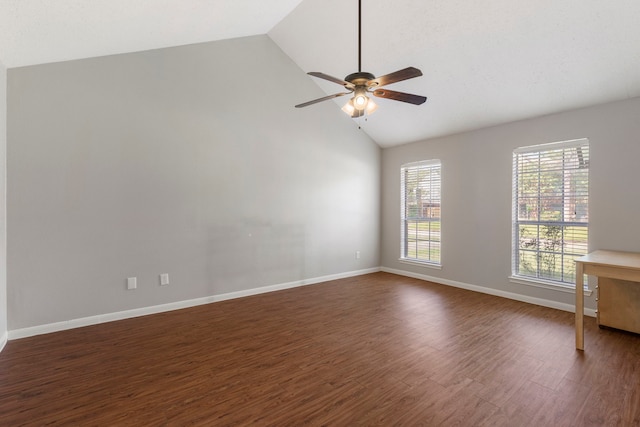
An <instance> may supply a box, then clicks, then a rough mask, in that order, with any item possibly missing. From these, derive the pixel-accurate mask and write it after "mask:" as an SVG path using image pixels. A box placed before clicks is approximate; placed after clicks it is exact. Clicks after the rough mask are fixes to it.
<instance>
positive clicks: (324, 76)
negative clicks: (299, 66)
mask: <svg viewBox="0 0 640 427" xmlns="http://www.w3.org/2000/svg"><path fill="white" fill-rule="evenodd" d="M307 74H309V75H310V76H313V77H318V78H319V79H324V80H329V81H330V82H333V83H338V84H339V85H342V86H344V87H346V88H347V89H353V88H354V87H355V86H354V84H353V83H349V82H347V81H345V80H342V79H339V78H337V77H333V76H330V75H328V74H324V73H318V72H317V71H312V72H310V73H307Z"/></svg>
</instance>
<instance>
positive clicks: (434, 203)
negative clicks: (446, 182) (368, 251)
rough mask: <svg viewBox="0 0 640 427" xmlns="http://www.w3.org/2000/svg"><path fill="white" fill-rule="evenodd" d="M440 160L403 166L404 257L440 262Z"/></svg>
mask: <svg viewBox="0 0 640 427" xmlns="http://www.w3.org/2000/svg"><path fill="white" fill-rule="evenodd" d="M440 175H441V167H440V160H428V161H424V162H417V163H409V164H406V165H403V166H402V168H401V182H402V184H401V190H402V196H401V197H402V249H401V254H402V255H401V260H405V261H414V262H421V263H429V264H433V265H440V200H441V199H440V181H441V178H440Z"/></svg>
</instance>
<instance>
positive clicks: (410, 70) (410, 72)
mask: <svg viewBox="0 0 640 427" xmlns="http://www.w3.org/2000/svg"><path fill="white" fill-rule="evenodd" d="M421 75H422V71H420V70H418V69H417V68H414V67H407V68H405V69H403V70H399V71H396V72H394V73H391V74H387V75H385V76H382V77H378V78H377V79H373V80H369V81H368V82H367V86H369V87H380V86H385V85H390V84H391V83H396V82H401V81H403V80H408V79H412V78H414V77H420V76H421Z"/></svg>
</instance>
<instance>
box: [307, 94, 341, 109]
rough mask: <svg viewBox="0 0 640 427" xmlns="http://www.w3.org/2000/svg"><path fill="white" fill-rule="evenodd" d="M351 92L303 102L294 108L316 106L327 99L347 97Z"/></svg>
mask: <svg viewBox="0 0 640 427" xmlns="http://www.w3.org/2000/svg"><path fill="white" fill-rule="evenodd" d="M350 93H351V92H342V93H334V94H333V95H329V96H323V97H322V98H318V99H314V100H313V101H308V102H303V103H302V104H298V105H296V108H302V107H307V106H309V105H313V104H317V103H318V102H322V101H326V100H327V99H333V98H337V97H339V96H344V95H349V94H350Z"/></svg>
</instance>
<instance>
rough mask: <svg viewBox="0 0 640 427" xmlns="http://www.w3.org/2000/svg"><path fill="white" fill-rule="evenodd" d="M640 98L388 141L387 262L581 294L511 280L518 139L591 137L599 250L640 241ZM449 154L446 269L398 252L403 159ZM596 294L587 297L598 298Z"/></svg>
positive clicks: (593, 244)
mask: <svg viewBox="0 0 640 427" xmlns="http://www.w3.org/2000/svg"><path fill="white" fill-rule="evenodd" d="M639 117H640V98H635V99H631V100H627V101H622V102H616V103H611V104H606V105H601V106H595V107H591V108H585V109H580V110H576V111H571V112H566V113H561V114H554V115H550V116H545V117H540V118H534V119H530V120H524V121H519V122H515V123H510V124H506V125H502V126H496V127H491V128H487V129H482V130H477V131H474V132H469V133H464V134H459V135H453V136H449V137H445V138H437V139H433V140H428V141H422V142H417V143H413V144H408V145H403V146H399V147H394V148H388V149H385V150H383V153H382V165H383V169H382V179H383V184H382V195H383V198H382V266H383V267H386V268H388V269H395V270H403V271H407V272H411V273H417V274H422V275H427V276H431V277H436V278H439V279H445V281H447V280H448V281H455V282H461V283H463V284H470V285H476V286H482V287H485V288H490V289H495V290H498V291H503V292H511V293H516V294H521V295H526V296H529V297H532V298H542V299H546V300H551V301H556V302H559V303H562V304H573V303H574V296H573V295H572V294H569V293H563V292H558V291H555V290H546V289H540V288H535V287H530V286H526V285H520V284H515V283H511V282H510V281H509V280H508V276H509V275H510V274H511V174H512V151H513V149H514V148H516V147H520V146H526V145H534V144H541V143H547V142H554V141H564V140H570V139H577V138H588V139H589V141H590V150H591V154H590V155H591V167H590V176H589V179H590V200H589V204H590V206H589V209H590V230H589V233H590V236H589V246H590V249H591V250H596V249H612V250H623V251H636V252H637V251H640V228H639V227H637V220H638V218H640V193H639V192H638V186H639V185H640V167H639V165H638V159H640V120H638V118H639ZM426 159H441V160H442V176H443V178H442V179H443V183H442V218H443V219H442V270H435V269H430V268H425V267H420V266H414V265H407V264H404V263H400V262H398V258H399V256H400V166H401V165H402V164H404V163H407V162H413V161H418V160H426ZM594 298H595V295H593V296H592V297H591V298H588V299H587V301H586V305H587V307H591V308H594V307H595V301H594Z"/></svg>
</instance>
